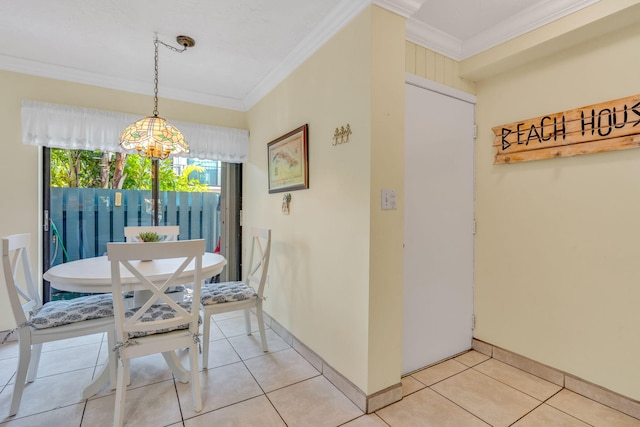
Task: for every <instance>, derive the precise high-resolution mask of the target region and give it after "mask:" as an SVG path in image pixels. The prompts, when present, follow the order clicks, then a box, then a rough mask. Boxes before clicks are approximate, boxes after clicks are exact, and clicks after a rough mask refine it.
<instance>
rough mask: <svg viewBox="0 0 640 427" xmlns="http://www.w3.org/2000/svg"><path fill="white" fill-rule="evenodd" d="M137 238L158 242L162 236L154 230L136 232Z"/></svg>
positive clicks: (143, 240) (142, 240)
mask: <svg viewBox="0 0 640 427" xmlns="http://www.w3.org/2000/svg"><path fill="white" fill-rule="evenodd" d="M138 239H140V241H141V242H159V241H161V240H162V238H161V237H160V236H159V235H158V233H156V232H155V231H143V232H141V233H140V234H138Z"/></svg>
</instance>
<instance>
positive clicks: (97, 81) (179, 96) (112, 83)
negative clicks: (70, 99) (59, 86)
mask: <svg viewBox="0 0 640 427" xmlns="http://www.w3.org/2000/svg"><path fill="white" fill-rule="evenodd" d="M0 70H6V71H12V72H16V73H20V74H27V75H31V76H37V77H45V78H50V79H55V80H62V81H67V82H72V83H79V84H86V85H90V86H97V87H103V88H107V89H115V90H120V91H125V92H132V93H138V94H142V95H149V94H150V93H152V90H151V89H152V88H151V86H150V83H149V82H139V81H133V80H129V79H123V78H117V77H112V76H108V75H104V74H97V73H90V72H86V71H81V70H78V69H75V68H68V67H63V66H59V65H51V64H45V63H43V62H37V61H31V60H26V59H22V58H16V57H12V56H7V55H0ZM162 92H163V94H162V95H163V98H166V99H174V100H177V101H184V102H190V103H195V104H202V105H207V106H212V107H219V108H226V109H229V110H238V111H244V104H243V103H242V101H240V100H237V99H233V98H226V97H220V96H212V95H208V94H204V93H200V92H195V91H190V90H182V89H176V88H172V87H166V86H163V87H162Z"/></svg>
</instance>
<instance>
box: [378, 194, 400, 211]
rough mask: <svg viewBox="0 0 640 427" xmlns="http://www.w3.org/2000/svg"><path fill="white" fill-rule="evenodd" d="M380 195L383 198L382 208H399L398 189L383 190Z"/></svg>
mask: <svg viewBox="0 0 640 427" xmlns="http://www.w3.org/2000/svg"><path fill="white" fill-rule="evenodd" d="M380 195H381V199H382V210H390V209H396V208H397V202H396V190H382V191H381V194H380Z"/></svg>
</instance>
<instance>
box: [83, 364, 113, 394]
mask: <svg viewBox="0 0 640 427" xmlns="http://www.w3.org/2000/svg"><path fill="white" fill-rule="evenodd" d="M110 374H111V373H110V372H109V364H108V363H105V364H104V365H102V370H101V371H100V373H99V374H98V376H97V377H96V378H95V379H94V380H93V382H92V383H91V384H89V385H88V386H87V387H86V388H85V389H84V390H83V391H82V398H83V399H88V398H90V397H91V396H93V395H94V394H96V393H98V392H99V391H100V390H102V389H103V388H104V386H105V385H107V384H109V383H110V380H109V377H110ZM111 387H112V388H115V387H116V385H115V384H111Z"/></svg>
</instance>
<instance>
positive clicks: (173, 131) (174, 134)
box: [120, 116, 189, 160]
mask: <svg viewBox="0 0 640 427" xmlns="http://www.w3.org/2000/svg"><path fill="white" fill-rule="evenodd" d="M120 145H121V146H122V148H124V149H125V150H137V151H138V154H140V155H141V156H143V157H148V158H150V159H159V160H164V159H166V158H167V157H169V156H170V155H176V154H180V153H188V152H189V144H187V142H186V141H185V140H184V136H182V132H180V130H178V128H176V127H175V126H173V125H172V124H171V123H169V122H168V121H166V120H165V119H163V118H162V117H158V116H149V117H145V118H144V119H141V120H138V121H137V122H135V123H132V124H130V125H129V126H128V127H127V128H126V129H125V130H124V132H122V135H121V136H120Z"/></svg>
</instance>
